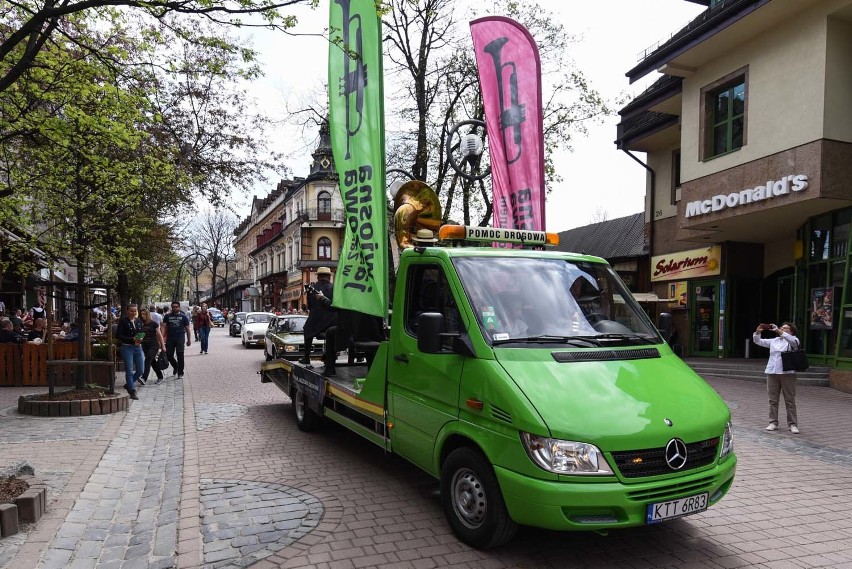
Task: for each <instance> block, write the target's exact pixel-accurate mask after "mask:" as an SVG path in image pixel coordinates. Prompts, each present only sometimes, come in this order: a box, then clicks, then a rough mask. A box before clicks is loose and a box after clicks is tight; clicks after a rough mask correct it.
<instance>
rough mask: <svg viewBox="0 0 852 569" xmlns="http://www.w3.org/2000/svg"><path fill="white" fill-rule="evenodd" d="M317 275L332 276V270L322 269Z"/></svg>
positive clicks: (318, 270)
mask: <svg viewBox="0 0 852 569" xmlns="http://www.w3.org/2000/svg"><path fill="white" fill-rule="evenodd" d="M317 274H318V275H330V274H331V269H329V268H328V267H320V268H318V269H317Z"/></svg>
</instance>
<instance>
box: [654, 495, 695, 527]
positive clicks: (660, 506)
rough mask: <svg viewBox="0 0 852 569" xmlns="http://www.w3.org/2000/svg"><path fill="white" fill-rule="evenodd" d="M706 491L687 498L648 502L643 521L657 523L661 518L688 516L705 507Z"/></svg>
mask: <svg viewBox="0 0 852 569" xmlns="http://www.w3.org/2000/svg"><path fill="white" fill-rule="evenodd" d="M707 501H708V493H707V492H704V493H703V494H696V495H695V496H689V497H688V498H680V499H678V500H669V501H668V502H659V503H657V504H648V509H647V511H646V515H645V523H648V524H658V523H660V522H661V521H663V520H670V519H672V518H679V517H681V516H688V515H689V514H694V513H696V512H703V511H704V510H706V509H707Z"/></svg>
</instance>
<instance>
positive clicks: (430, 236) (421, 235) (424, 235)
mask: <svg viewBox="0 0 852 569" xmlns="http://www.w3.org/2000/svg"><path fill="white" fill-rule="evenodd" d="M412 241H414V242H415V243H437V242H438V240H437V239H435V234H434V233H432V231H431V230H430V229H418V230H417V234H416V235H415V236H414V239H412Z"/></svg>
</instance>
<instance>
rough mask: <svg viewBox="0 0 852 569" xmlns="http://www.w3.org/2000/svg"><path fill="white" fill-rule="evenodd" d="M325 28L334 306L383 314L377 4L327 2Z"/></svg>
mask: <svg viewBox="0 0 852 569" xmlns="http://www.w3.org/2000/svg"><path fill="white" fill-rule="evenodd" d="M329 29H330V35H331V42H330V44H329V50H328V97H329V108H330V126H331V146H332V150H333V151H334V164H335V167H336V169H337V171H338V173H339V177H340V193H341V197H342V199H343V208H344V215H345V219H346V237H345V239H344V241H343V250H342V251H341V253H340V262H339V263H338V268H337V273H336V274H335V279H334V306H336V307H338V308H345V309H349V310H356V311H358V312H363V313H365V314H371V315H373V316H382V317H387V314H388V273H387V267H388V247H387V239H388V231H387V203H386V201H387V200H386V198H385V135H384V132H385V129H384V126H385V125H384V92H383V86H382V79H383V77H382V75H383V73H382V42H381V37H382V36H381V20H380V18H379V14H378V9H377V5H376V2H375V0H333V1H332V2H331V7H330V11H329Z"/></svg>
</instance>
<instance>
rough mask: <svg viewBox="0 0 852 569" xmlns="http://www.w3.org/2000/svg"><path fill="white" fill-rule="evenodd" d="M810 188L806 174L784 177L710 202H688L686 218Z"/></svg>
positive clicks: (721, 195)
mask: <svg viewBox="0 0 852 569" xmlns="http://www.w3.org/2000/svg"><path fill="white" fill-rule="evenodd" d="M807 187H808V177H807V176H806V175H805V174H796V175H791V176H784V177H783V178H781V179H780V180H768V181H767V182H766V185H765V186H755V187H754V188H748V189H745V190H741V191H739V192H732V193H730V194H719V195H715V196H713V197H712V198H710V199H709V200H696V201H693V202H687V204H686V213H685V214H684V217H697V216H699V215H705V214H708V213H711V212H714V211H721V210H723V209H725V208H735V207H739V206H741V205H746V204H750V203H754V202H759V201H762V200H768V199H771V198H774V197H779V196H785V195H787V194H789V193H790V192H801V191H802V190H804V189H806V188H807Z"/></svg>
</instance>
